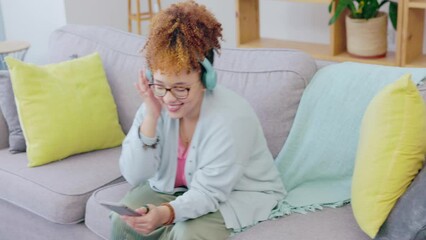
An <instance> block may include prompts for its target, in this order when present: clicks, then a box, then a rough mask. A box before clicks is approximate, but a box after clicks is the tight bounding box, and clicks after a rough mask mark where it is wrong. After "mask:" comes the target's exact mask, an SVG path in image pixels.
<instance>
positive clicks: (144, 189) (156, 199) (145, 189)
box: [111, 184, 231, 240]
mask: <svg viewBox="0 0 426 240" xmlns="http://www.w3.org/2000/svg"><path fill="white" fill-rule="evenodd" d="M178 195H179V194H176V195H169V194H163V193H158V192H155V191H153V190H152V189H151V187H150V186H149V185H148V184H145V185H142V186H139V187H136V188H133V189H132V190H131V191H130V192H129V193H127V195H126V196H125V197H124V198H123V200H121V202H122V203H124V204H126V205H127V206H129V207H131V208H133V209H136V208H140V207H142V206H143V205H145V204H154V205H157V206H158V205H160V204H161V203H164V202H170V201H172V200H174V199H175V198H176V197H177V196H178ZM111 220H112V232H111V239H114V240H136V239H138V240H154V239H161V240H166V239H167V240H201V239H205V240H221V239H227V238H228V236H229V234H230V233H231V230H229V229H227V228H226V227H225V222H224V220H223V217H222V214H221V213H220V211H216V212H214V213H208V214H206V215H204V216H201V217H199V218H196V219H191V220H187V221H184V222H177V223H175V224H173V225H168V226H162V227H159V228H157V229H156V230H155V231H153V232H151V233H150V234H148V235H141V234H139V233H137V232H136V231H134V230H133V229H132V228H131V227H130V226H129V225H127V224H126V223H125V222H123V221H122V220H121V219H120V217H119V216H118V214H116V213H112V214H111Z"/></svg>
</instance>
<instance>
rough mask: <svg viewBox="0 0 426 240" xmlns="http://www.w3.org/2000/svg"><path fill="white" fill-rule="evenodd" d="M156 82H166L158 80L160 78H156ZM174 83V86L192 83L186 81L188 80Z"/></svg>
mask: <svg viewBox="0 0 426 240" xmlns="http://www.w3.org/2000/svg"><path fill="white" fill-rule="evenodd" d="M154 82H157V83H161V84H164V82H163V81H161V80H158V79H154ZM172 85H173V86H176V85H190V84H188V83H186V82H177V83H173V84H172Z"/></svg>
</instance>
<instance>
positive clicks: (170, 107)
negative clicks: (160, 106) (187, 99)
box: [166, 103, 183, 112]
mask: <svg viewBox="0 0 426 240" xmlns="http://www.w3.org/2000/svg"><path fill="white" fill-rule="evenodd" d="M182 105H183V104H182V103H181V104H173V105H169V104H167V105H166V107H167V110H168V111H169V112H177V111H179V109H180V108H181V107H182Z"/></svg>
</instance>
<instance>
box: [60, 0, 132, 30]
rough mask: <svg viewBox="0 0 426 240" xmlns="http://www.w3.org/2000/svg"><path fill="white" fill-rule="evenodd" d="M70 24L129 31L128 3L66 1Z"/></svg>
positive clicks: (122, 1) (121, 0)
mask: <svg viewBox="0 0 426 240" xmlns="http://www.w3.org/2000/svg"><path fill="white" fill-rule="evenodd" d="M65 14H66V20H67V23H68V24H86V25H106V26H111V27H115V28H118V29H121V30H123V31H127V1H124V0H65Z"/></svg>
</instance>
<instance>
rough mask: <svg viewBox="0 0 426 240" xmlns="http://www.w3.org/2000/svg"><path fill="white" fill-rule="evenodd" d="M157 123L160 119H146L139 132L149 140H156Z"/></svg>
mask: <svg viewBox="0 0 426 240" xmlns="http://www.w3.org/2000/svg"><path fill="white" fill-rule="evenodd" d="M157 121H158V117H157V118H155V117H149V116H147V117H145V118H144V120H143V122H142V124H141V126H140V128H139V132H140V133H141V134H142V135H144V136H146V137H149V138H155V137H156V129H157Z"/></svg>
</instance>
